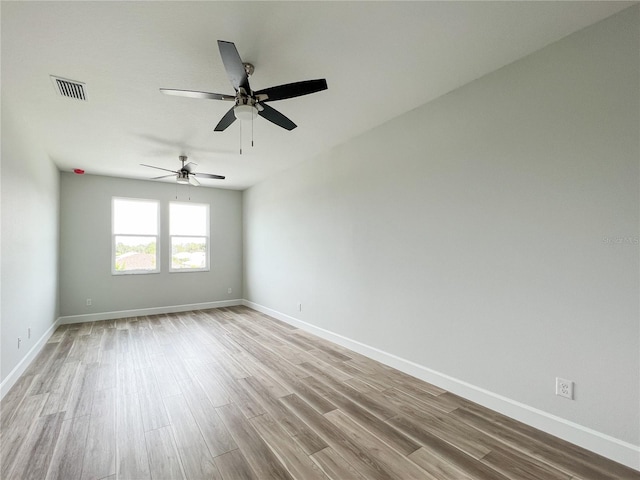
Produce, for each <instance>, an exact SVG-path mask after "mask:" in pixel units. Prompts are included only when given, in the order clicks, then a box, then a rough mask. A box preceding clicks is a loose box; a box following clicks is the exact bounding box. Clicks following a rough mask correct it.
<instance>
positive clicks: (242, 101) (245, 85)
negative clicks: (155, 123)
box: [160, 40, 327, 132]
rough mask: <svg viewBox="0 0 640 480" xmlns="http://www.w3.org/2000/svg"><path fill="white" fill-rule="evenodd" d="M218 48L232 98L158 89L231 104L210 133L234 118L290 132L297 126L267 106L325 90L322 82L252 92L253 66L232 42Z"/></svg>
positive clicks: (204, 93)
mask: <svg viewBox="0 0 640 480" xmlns="http://www.w3.org/2000/svg"><path fill="white" fill-rule="evenodd" d="M218 48H219V49H220V56H221V57H222V63H223V64H224V68H225V70H226V71H227V76H228V77H229V80H230V81H231V85H233V88H234V89H235V91H236V94H235V95H224V94H221V93H209V92H196V91H193V90H176V89H171V88H161V89H160V91H161V92H162V93H165V94H167V95H178V96H181V97H191V98H206V99H211V100H226V101H234V102H235V105H234V106H233V107H231V109H230V110H229V111H228V112H227V113H226V114H225V115H224V116H223V117H222V119H221V120H220V122H218V124H217V125H216V128H215V129H214V131H216V132H221V131H223V130H225V129H226V128H227V127H228V126H229V125H231V124H232V123H233V122H235V120H236V119H237V118H239V119H240V120H253V119H254V118H256V117H257V116H258V115H260V116H261V117H262V118H265V119H267V120H269V121H270V122H272V123H275V124H276V125H278V126H280V127H282V128H284V129H286V130H293V129H294V128H296V126H297V125H296V124H295V123H293V122H292V121H291V120H290V119H289V118H287V117H286V116H284V115H283V114H282V113H280V112H279V111H278V110H276V109H275V108H273V107H271V106H270V105H268V104H267V102H273V101H276V100H284V99H287V98H293V97H300V96H302V95H308V94H310V93H315V92H319V91H322V90H326V89H327V81H326V80H325V79H324V78H322V79H318V80H305V81H302V82H294V83H288V84H285V85H278V86H276V87H271V88H265V89H264V90H258V91H257V92H254V91H253V90H251V87H250V86H249V77H250V76H251V75H252V74H253V71H254V67H253V65H251V64H250V63H243V62H242V59H241V58H240V54H239V53H238V50H237V49H236V46H235V45H234V44H233V43H232V42H225V41H222V40H218Z"/></svg>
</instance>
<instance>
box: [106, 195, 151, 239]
mask: <svg viewBox="0 0 640 480" xmlns="http://www.w3.org/2000/svg"><path fill="white" fill-rule="evenodd" d="M113 233H115V234H119V233H128V234H134V235H135V234H138V235H140V234H141V235H157V234H158V203H157V202H150V201H147V200H129V199H124V198H115V199H114V200H113Z"/></svg>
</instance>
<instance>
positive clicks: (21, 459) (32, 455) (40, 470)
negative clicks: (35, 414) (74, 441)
mask: <svg viewBox="0 0 640 480" xmlns="http://www.w3.org/2000/svg"><path fill="white" fill-rule="evenodd" d="M63 421H64V412H59V413H53V414H51V415H47V416H44V417H39V418H38V419H37V420H36V421H35V424H34V426H33V428H32V429H31V430H30V432H29V435H28V436H27V438H26V440H25V444H24V447H23V448H22V449H21V450H20V454H19V455H18V457H17V458H16V460H15V462H14V465H13V470H12V472H11V475H10V476H9V477H7V479H11V480H25V479H31V478H34V479H36V478H38V479H39V478H45V477H46V476H47V470H49V464H50V463H51V459H52V458H53V452H54V450H55V446H56V443H57V441H58V437H59V434H60V429H61V428H62V422H63Z"/></svg>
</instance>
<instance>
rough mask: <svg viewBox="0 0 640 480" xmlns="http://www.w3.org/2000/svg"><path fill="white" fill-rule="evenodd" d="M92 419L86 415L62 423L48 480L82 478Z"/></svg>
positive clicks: (75, 479)
mask: <svg viewBox="0 0 640 480" xmlns="http://www.w3.org/2000/svg"><path fill="white" fill-rule="evenodd" d="M90 418H91V417H90V416H89V415H84V416H81V417H74V418H69V419H67V420H65V421H64V422H63V423H62V428H61V430H60V436H59V438H58V442H57V445H56V449H55V451H54V453H53V458H52V459H51V463H50V464H49V470H48V472H47V477H46V480H79V479H80V478H81V475H82V466H83V462H84V455H83V453H84V446H85V445H86V442H87V435H88V433H89V420H90Z"/></svg>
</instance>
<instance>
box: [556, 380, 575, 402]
mask: <svg viewBox="0 0 640 480" xmlns="http://www.w3.org/2000/svg"><path fill="white" fill-rule="evenodd" d="M556 395H559V396H561V397H565V398H568V399H569V400H573V382H572V381H571V380H565V379H564V378H559V377H556Z"/></svg>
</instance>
